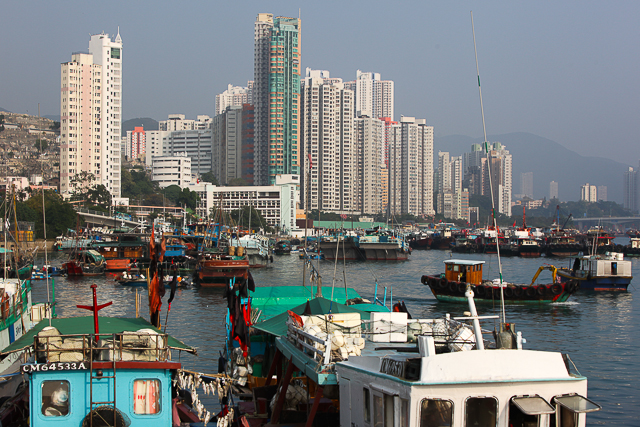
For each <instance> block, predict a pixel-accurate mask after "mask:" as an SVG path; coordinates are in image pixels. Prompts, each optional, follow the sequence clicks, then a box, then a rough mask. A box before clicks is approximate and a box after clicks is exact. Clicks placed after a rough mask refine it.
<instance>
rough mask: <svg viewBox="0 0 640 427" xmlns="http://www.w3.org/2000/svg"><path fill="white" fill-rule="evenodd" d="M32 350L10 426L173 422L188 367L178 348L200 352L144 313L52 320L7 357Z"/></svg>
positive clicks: (6, 419) (7, 418)
mask: <svg viewBox="0 0 640 427" xmlns="http://www.w3.org/2000/svg"><path fill="white" fill-rule="evenodd" d="M94 301H95V300H94ZM94 303H95V302H94ZM25 350H28V351H30V352H31V353H32V354H35V360H34V361H33V362H32V363H25V364H23V365H22V366H21V372H22V374H23V375H24V376H25V377H26V379H27V380H28V387H26V388H24V389H23V391H22V392H21V393H19V394H18V395H16V396H15V397H13V398H12V399H11V405H10V406H9V407H8V408H5V409H7V410H5V411H4V412H3V413H2V417H3V419H2V422H3V425H12V423H14V424H16V425H18V424H17V423H19V422H25V421H27V420H29V421H30V424H31V425H38V426H58V425H77V426H80V425H82V426H91V425H93V426H106V425H109V426H125V425H134V426H171V425H172V420H173V419H174V413H176V414H177V399H172V398H173V396H174V393H175V392H176V387H173V386H172V380H173V379H175V378H177V376H178V375H179V372H180V370H181V366H182V365H181V363H180V362H176V361H173V360H172V357H171V351H172V350H177V351H185V352H189V353H195V349H193V348H191V347H189V346H187V345H185V344H184V343H182V342H180V341H178V340H177V339H175V338H173V337H171V336H170V335H167V334H164V333H162V331H160V330H159V329H157V328H155V327H153V326H152V325H151V324H150V323H149V322H147V321H146V320H144V319H143V318H140V317H138V318H112V317H103V316H97V315H96V316H95V317H93V316H84V317H75V318H64V319H51V320H50V321H49V320H47V319H45V320H43V321H41V322H40V323H38V324H37V325H36V326H35V327H34V328H33V329H32V330H31V331H29V333H27V334H25V335H24V336H22V337H21V338H20V339H18V340H16V341H15V342H14V343H13V344H12V345H10V346H9V347H7V348H5V349H4V350H3V351H2V353H1V354H2V355H3V356H7V355H11V354H14V353H15V352H18V351H25ZM23 407H24V413H23V412H22V411H21V409H22V408H23ZM12 409H13V411H12Z"/></svg>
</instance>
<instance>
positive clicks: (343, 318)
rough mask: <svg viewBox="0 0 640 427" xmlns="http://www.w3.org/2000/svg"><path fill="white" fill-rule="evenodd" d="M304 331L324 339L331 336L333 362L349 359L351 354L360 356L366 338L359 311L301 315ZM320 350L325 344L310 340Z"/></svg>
mask: <svg viewBox="0 0 640 427" xmlns="http://www.w3.org/2000/svg"><path fill="white" fill-rule="evenodd" d="M301 317H302V320H303V322H304V325H303V329H302V330H303V331H304V332H306V333H308V334H310V335H313V336H315V337H317V338H319V339H321V340H322V341H327V339H328V337H329V336H330V338H331V362H339V361H340V360H347V359H348V358H349V356H360V353H361V351H362V349H363V348H364V344H365V340H364V338H362V328H361V326H360V315H359V314H358V313H343V314H326V315H317V316H301ZM308 344H311V345H313V346H314V347H315V348H316V349H318V350H319V351H324V350H325V346H324V345H323V344H321V343H318V342H315V341H313V342H309V343H308Z"/></svg>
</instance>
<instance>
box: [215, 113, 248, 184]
mask: <svg viewBox="0 0 640 427" xmlns="http://www.w3.org/2000/svg"><path fill="white" fill-rule="evenodd" d="M252 124H253V106H252V105H250V104H244V105H240V106H237V105H235V106H230V107H227V109H226V110H225V111H224V112H223V113H222V114H218V115H217V116H216V117H215V118H214V121H213V149H212V169H211V170H212V172H213V174H214V175H215V176H216V178H218V182H219V183H220V184H221V185H227V184H228V183H229V182H230V181H231V180H233V179H237V178H242V179H244V180H245V181H246V182H247V184H248V185H251V184H253V171H252V168H253V133H252V131H253V126H252Z"/></svg>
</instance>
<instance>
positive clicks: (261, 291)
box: [251, 286, 360, 320]
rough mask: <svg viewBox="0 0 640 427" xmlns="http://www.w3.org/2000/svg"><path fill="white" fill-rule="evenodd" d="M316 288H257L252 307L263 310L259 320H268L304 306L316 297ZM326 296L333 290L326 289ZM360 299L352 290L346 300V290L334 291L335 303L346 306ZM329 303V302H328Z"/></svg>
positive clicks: (253, 294) (252, 299) (347, 292)
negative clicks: (349, 301)
mask: <svg viewBox="0 0 640 427" xmlns="http://www.w3.org/2000/svg"><path fill="white" fill-rule="evenodd" d="M316 290H317V288H316V287H315V286H313V287H312V286H309V287H306V286H265V287H257V288H256V290H255V291H254V292H251V307H252V308H257V309H258V310H261V311H262V313H261V314H260V318H259V320H268V319H270V318H272V317H273V316H276V315H278V314H280V313H282V312H285V311H287V310H291V309H292V308H294V307H296V306H298V305H300V304H304V303H306V302H307V301H309V300H311V299H313V298H314V297H315V295H316ZM323 290H324V295H325V296H331V288H328V287H324V288H323ZM353 298H360V295H359V294H358V293H357V292H356V291H355V290H354V289H351V288H347V291H346V298H345V290H344V288H335V289H334V290H333V301H335V302H339V303H341V304H344V303H345V302H346V301H347V300H349V299H353ZM327 301H329V300H327Z"/></svg>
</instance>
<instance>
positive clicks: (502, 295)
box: [471, 11, 507, 323]
mask: <svg viewBox="0 0 640 427" xmlns="http://www.w3.org/2000/svg"><path fill="white" fill-rule="evenodd" d="M471 32H472V33H473V51H474V53H475V56H476V73H477V75H478V92H479V93H480V113H481V114H482V131H483V133H484V143H483V145H484V150H485V153H486V154H487V155H488V154H489V142H488V141H487V126H486V124H485V121H484V106H483V104H482V87H481V86H480V67H479V66H478V49H477V47H476V30H475V28H474V26H473V11H471ZM490 160H491V159H487V170H488V172H489V173H488V175H489V188H490V189H491V191H490V192H491V211H492V215H491V216H492V217H493V228H494V229H495V231H496V249H497V254H498V270H499V278H500V306H501V307H502V323H506V321H507V320H506V314H505V308H504V287H503V284H502V261H501V260H500V236H499V235H498V224H497V221H496V203H495V198H494V196H493V183H492V182H491V161H490Z"/></svg>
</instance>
